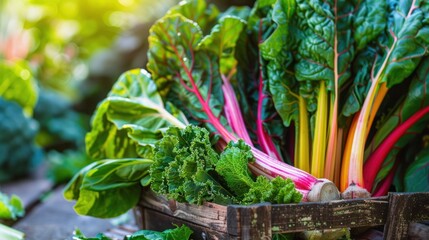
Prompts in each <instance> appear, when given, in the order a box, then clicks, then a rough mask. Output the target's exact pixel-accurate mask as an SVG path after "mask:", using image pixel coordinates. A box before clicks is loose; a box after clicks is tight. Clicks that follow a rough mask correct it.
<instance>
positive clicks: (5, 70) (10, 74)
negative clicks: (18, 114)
mask: <svg viewBox="0 0 429 240" xmlns="http://www.w3.org/2000/svg"><path fill="white" fill-rule="evenodd" d="M0 73H1V75H0V97H2V98H4V99H6V100H9V101H14V102H16V103H18V104H19V105H20V106H21V107H22V108H23V109H24V112H25V113H26V115H27V116H31V115H32V114H33V109H34V107H35V106H36V103H37V97H38V90H37V89H38V88H37V85H36V81H35V79H34V78H33V76H32V74H31V69H30V67H29V66H27V65H26V64H24V63H23V62H16V63H13V64H12V63H7V62H5V61H0Z"/></svg>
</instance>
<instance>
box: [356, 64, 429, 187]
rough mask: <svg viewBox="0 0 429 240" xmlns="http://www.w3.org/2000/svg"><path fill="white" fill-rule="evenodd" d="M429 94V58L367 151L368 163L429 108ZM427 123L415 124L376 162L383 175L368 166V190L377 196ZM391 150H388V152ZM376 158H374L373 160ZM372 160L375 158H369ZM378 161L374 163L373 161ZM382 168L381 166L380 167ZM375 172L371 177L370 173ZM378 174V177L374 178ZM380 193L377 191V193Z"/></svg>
mask: <svg viewBox="0 0 429 240" xmlns="http://www.w3.org/2000/svg"><path fill="white" fill-rule="evenodd" d="M428 91H429V58H425V59H424V60H423V61H422V62H421V63H420V65H419V67H418V68H417V69H416V71H415V73H414V74H413V75H412V77H411V83H410V86H409V89H408V94H407V96H406V97H405V99H404V101H403V102H402V103H401V104H400V105H399V106H398V107H397V109H396V110H395V112H394V113H393V114H392V116H390V117H389V118H388V119H387V120H386V121H383V123H382V126H381V128H380V129H378V131H377V132H376V134H375V136H374V137H373V139H372V141H371V143H370V145H369V146H368V147H367V149H366V151H365V155H366V156H367V157H366V159H368V160H369V159H372V158H374V157H375V155H374V153H375V149H376V148H377V147H379V146H380V145H381V144H383V143H384V141H385V139H386V136H387V135H388V134H390V133H391V132H393V131H394V130H395V129H396V128H398V127H399V126H400V125H401V124H403V123H404V121H405V120H407V119H408V118H410V117H411V116H413V114H415V113H416V112H417V111H418V110H419V109H421V108H423V107H426V106H429V98H428V97H427V94H426V93H427V92H428ZM424 120H425V121H419V122H417V123H415V124H413V125H412V126H411V127H410V128H409V129H407V131H406V132H405V133H404V135H402V136H401V138H400V139H399V140H398V141H397V142H396V143H395V145H394V147H393V148H392V149H389V151H388V152H387V153H388V155H387V156H386V157H385V158H381V157H378V158H376V159H377V160H376V161H379V162H382V166H381V168H380V169H379V171H374V169H371V168H370V167H371V166H370V164H369V162H368V161H367V162H365V164H364V169H363V171H364V179H365V188H366V189H367V190H368V191H370V192H373V190H374V188H376V186H377V185H378V183H379V182H381V181H382V180H383V179H384V178H386V177H387V176H388V174H390V172H392V171H391V169H392V168H393V166H394V165H395V162H396V161H398V160H399V159H397V155H398V153H399V152H400V151H401V149H403V148H404V147H405V146H406V145H407V144H408V143H409V142H410V141H411V140H412V139H415V138H416V137H417V136H418V134H419V133H421V132H422V131H423V130H424V129H425V127H426V124H427V117H426V118H425V119H424ZM386 150H388V149H386ZM373 155H374V156H373ZM368 156H371V157H369V158H368ZM372 161H374V159H373V160H372ZM378 164H379V163H378ZM368 172H371V173H368ZM374 174H377V176H374ZM374 192H377V191H374Z"/></svg>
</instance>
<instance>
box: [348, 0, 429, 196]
mask: <svg viewBox="0 0 429 240" xmlns="http://www.w3.org/2000/svg"><path fill="white" fill-rule="evenodd" d="M390 4H391V5H390V8H391V12H390V16H389V20H390V21H389V22H388V26H387V28H386V29H385V32H384V34H382V35H381V37H380V44H381V48H380V49H381V50H382V51H383V54H382V57H381V58H376V59H375V62H374V68H373V69H372V72H371V79H370V81H369V82H370V88H369V91H368V93H367V96H366V97H365V101H364V103H363V106H362V109H361V111H360V114H359V117H358V118H357V126H356V129H355V131H353V132H352V133H350V135H349V137H350V136H352V138H353V140H352V142H353V144H352V148H351V153H350V164H349V169H348V172H349V176H348V181H347V182H348V185H349V186H351V188H350V190H349V191H346V192H345V193H344V194H343V195H344V197H350V196H368V193H365V191H362V192H361V191H360V190H363V189H362V188H364V187H365V186H364V178H363V172H362V170H363V162H364V161H363V160H364V148H365V142H366V138H367V135H368V132H369V129H370V128H371V123H372V120H373V116H375V113H376V112H377V110H378V108H379V105H380V103H381V101H382V99H383V98H384V96H385V95H386V93H387V90H388V89H389V88H391V87H392V86H394V85H396V84H399V83H401V82H402V81H403V80H404V79H405V78H407V77H408V76H409V75H410V74H411V73H412V72H413V71H414V69H415V68H416V67H417V65H418V64H419V62H420V60H421V58H422V57H423V56H424V55H426V54H427V48H428V46H429V37H428V33H429V18H428V17H429V16H428V14H427V9H428V7H429V3H428V2H427V1H417V0H413V1H408V0H401V1H393V2H390ZM361 193H362V195H361Z"/></svg>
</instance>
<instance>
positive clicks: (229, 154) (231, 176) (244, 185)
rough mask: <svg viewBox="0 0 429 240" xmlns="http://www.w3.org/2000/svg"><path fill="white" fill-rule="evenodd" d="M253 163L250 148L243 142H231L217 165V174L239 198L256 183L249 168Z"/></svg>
mask: <svg viewBox="0 0 429 240" xmlns="http://www.w3.org/2000/svg"><path fill="white" fill-rule="evenodd" d="M253 161H254V157H253V154H252V152H251V151H250V147H249V146H248V145H246V143H245V142H244V141H243V140H239V141H238V142H237V143H234V142H229V143H228V145H227V147H226V148H225V149H224V150H223V152H222V153H221V154H220V159H219V161H218V162H217V163H216V172H218V173H219V175H221V176H222V177H223V178H224V179H225V181H226V183H227V186H228V187H229V188H230V189H231V190H232V191H233V192H234V194H236V195H237V197H238V198H242V197H243V196H244V194H245V193H246V192H248V191H249V188H250V186H252V184H253V182H254V180H253V177H252V174H251V173H250V171H249V168H248V167H247V164H248V163H250V162H253Z"/></svg>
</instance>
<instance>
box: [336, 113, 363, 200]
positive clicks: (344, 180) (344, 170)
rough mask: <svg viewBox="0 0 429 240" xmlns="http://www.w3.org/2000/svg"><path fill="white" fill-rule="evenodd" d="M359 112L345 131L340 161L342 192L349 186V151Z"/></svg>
mask: <svg viewBox="0 0 429 240" xmlns="http://www.w3.org/2000/svg"><path fill="white" fill-rule="evenodd" d="M359 115H360V112H357V113H356V114H355V115H354V117H353V120H352V123H351V124H350V127H349V131H348V133H347V139H346V144H345V146H344V152H343V159H342V161H341V173H340V191H341V192H344V191H345V190H346V189H347V187H348V186H349V182H348V180H349V166H350V153H351V151H352V146H353V138H354V135H355V130H356V126H357V122H358V119H359Z"/></svg>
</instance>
